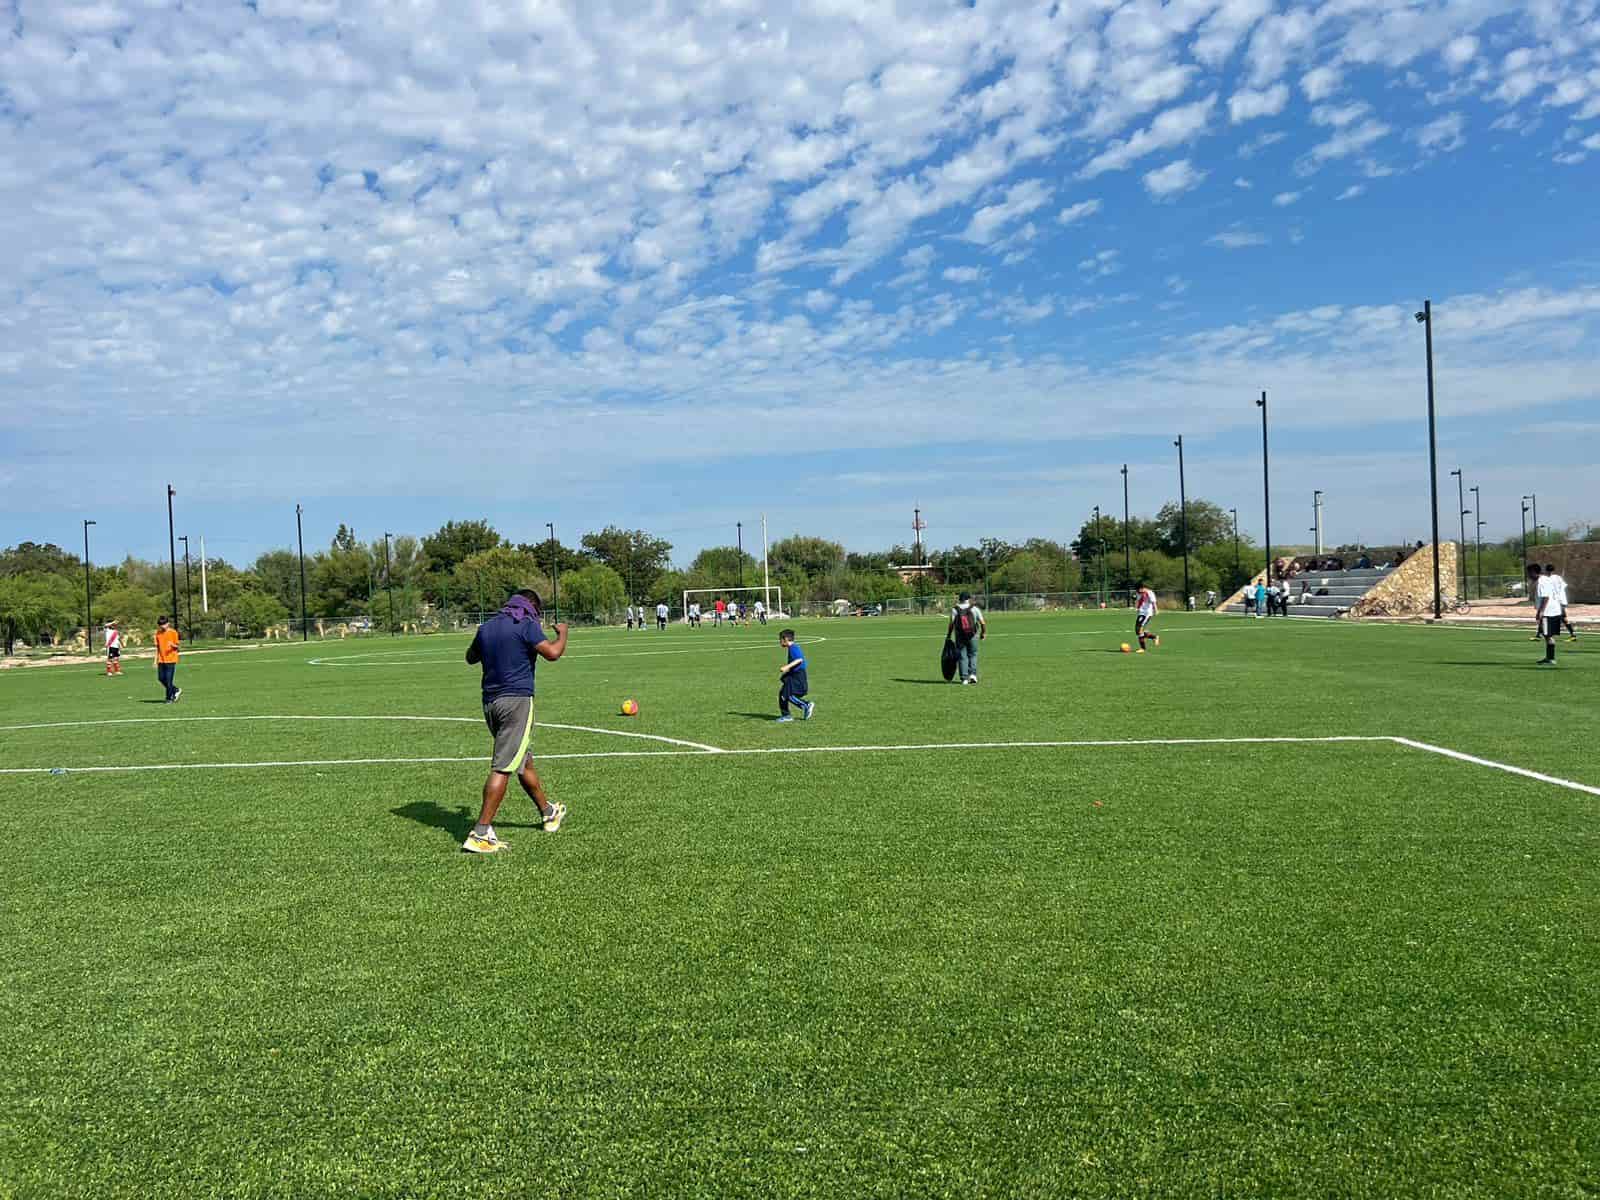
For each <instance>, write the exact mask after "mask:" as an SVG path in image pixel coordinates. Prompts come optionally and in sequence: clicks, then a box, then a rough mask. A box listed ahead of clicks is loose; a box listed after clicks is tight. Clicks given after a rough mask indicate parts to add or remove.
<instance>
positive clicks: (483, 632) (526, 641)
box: [467, 612, 548, 704]
mask: <svg viewBox="0 0 1600 1200" xmlns="http://www.w3.org/2000/svg"><path fill="white" fill-rule="evenodd" d="M546 640H548V639H546V637H545V633H544V626H543V625H541V624H539V618H538V617H526V618H524V619H523V620H521V621H513V620H512V619H511V617H510V615H509V614H507V613H504V612H500V613H496V614H495V615H494V616H492V617H490V618H489V619H488V620H487V621H485V622H484V623H483V624H482V625H479V626H478V633H477V636H476V637H474V638H473V639H472V645H471V646H470V647H468V649H467V661H468V662H469V663H476V662H481V663H483V702H484V703H485V704H487V703H489V701H491V700H495V699H498V698H499V697H501V696H531V695H533V669H534V666H535V665H536V664H537V663H538V661H539V655H538V651H537V650H536V649H535V647H536V646H538V645H539V643H540V642H543V641H546Z"/></svg>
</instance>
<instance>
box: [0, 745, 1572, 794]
mask: <svg viewBox="0 0 1600 1200" xmlns="http://www.w3.org/2000/svg"><path fill="white" fill-rule="evenodd" d="M1362 742H1366V743H1371V742H1389V743H1391V744H1393V745H1396V746H1405V747H1407V748H1409V749H1412V750H1418V751H1421V752H1423V753H1425V754H1434V755H1438V756H1439V757H1441V758H1449V759H1454V760H1456V761H1458V762H1464V763H1467V764H1469V765H1472V766H1477V767H1483V768H1486V769H1488V770H1494V771H1503V772H1505V773H1506V774H1508V775H1516V776H1520V777H1521V778H1524V779H1531V780H1534V781H1535V782H1537V783H1544V784H1548V785H1550V786H1552V787H1558V788H1563V789H1565V790H1567V791H1573V792H1581V793H1583V794H1585V795H1589V796H1600V787H1592V786H1590V785H1589V784H1585V783H1579V782H1577V781H1576V780H1573V779H1564V778H1562V777H1560V776H1558V775H1547V774H1545V773H1543V772H1541V771H1532V770H1529V769H1528V768H1526V767H1518V766H1514V765H1512V764H1511V763H1503V762H1498V761H1496V760H1495V759H1492V758H1482V757H1480V756H1478V755H1475V754H1466V753H1463V752H1462V751H1460V750H1452V749H1450V748H1449V747H1446V746H1436V745H1434V744H1433V743H1431V742H1419V741H1416V740H1414V739H1412V738H1406V737H1397V736H1394V735H1391V734H1334V735H1328V736H1321V737H1220V738H1120V739H1112V738H1093V739H1079V740H1071V741H1007V742H920V743H887V744H878V745H846V746H756V747H744V748H740V749H722V748H719V747H710V746H708V747H705V748H703V749H682V750H595V751H585V752H578V753H565V754H541V755H538V756H537V757H538V758H539V759H541V760H546V761H550V760H576V759H589V758H707V757H715V758H754V757H759V756H763V755H776V754H891V753H896V752H902V753H903V752H906V751H934V750H1065V749H1096V748H1102V749H1104V748H1109V749H1116V748H1119V747H1121V748H1136V747H1154V746H1272V745H1329V744H1339V743H1362ZM691 745H692V743H691ZM483 761H485V760H484V757H483V756H482V755H472V756H468V757H446V756H430V757H417V758H331V759H279V760H270V761H259V762H217V763H149V764H142V765H117V766H85V767H66V768H60V767H7V768H0V775H43V774H49V773H51V772H52V771H66V772H67V773H69V774H71V773H84V774H88V773H96V774H104V773H113V772H133V771H195V770H219V771H222V770H249V769H261V768H272V767H344V766H404V765H409V764H415V765H426V764H437V763H444V764H453V763H482V762H483Z"/></svg>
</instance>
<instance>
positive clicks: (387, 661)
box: [306, 637, 828, 667]
mask: <svg viewBox="0 0 1600 1200" xmlns="http://www.w3.org/2000/svg"><path fill="white" fill-rule="evenodd" d="M808 640H809V641H810V642H825V641H827V640H828V639H827V638H825V637H815V638H810V639H808ZM773 645H774V643H773V642H766V641H761V642H731V641H730V642H723V643H722V644H720V645H718V644H716V643H714V642H713V643H708V644H707V645H706V646H702V647H695V648H692V649H691V648H687V647H686V648H684V649H679V650H621V651H614V652H610V653H604V654H585V653H583V652H581V651H579V652H577V653H573V654H563V655H562V656H561V657H562V658H564V659H566V658H654V657H657V656H659V655H663V654H699V653H700V652H701V651H702V650H706V649H711V648H713V647H714V648H715V649H717V650H720V651H723V652H725V653H726V652H729V651H734V650H771V649H772V647H773ZM427 653H429V654H432V653H435V651H434V650H432V649H431V648H430V650H428V651H427ZM357 659H362V660H375V661H361V662H358V661H355V660H357ZM306 662H307V663H308V664H309V665H310V666H313V667H409V666H414V665H417V664H428V665H432V664H436V663H451V664H454V665H456V666H464V665H465V660H464V659H463V658H462V657H461V656H460V655H452V656H451V657H449V658H426V657H421V656H413V657H409V658H408V657H406V656H405V655H403V654H393V653H390V654H388V655H385V652H384V651H381V650H377V651H373V652H372V653H370V654H342V655H336V656H334V657H332V658H308V659H306Z"/></svg>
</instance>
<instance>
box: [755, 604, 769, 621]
mask: <svg viewBox="0 0 1600 1200" xmlns="http://www.w3.org/2000/svg"><path fill="white" fill-rule="evenodd" d="M756 620H757V621H759V622H760V623H761V624H763V625H765V624H766V623H767V606H766V605H765V604H763V603H761V601H759V600H757V601H756Z"/></svg>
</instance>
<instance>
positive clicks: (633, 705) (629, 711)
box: [622, 700, 639, 717]
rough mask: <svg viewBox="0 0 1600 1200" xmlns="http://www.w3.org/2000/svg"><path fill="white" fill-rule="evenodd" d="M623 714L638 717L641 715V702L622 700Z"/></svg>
mask: <svg viewBox="0 0 1600 1200" xmlns="http://www.w3.org/2000/svg"><path fill="white" fill-rule="evenodd" d="M622 715H623V716H625V717H637V716H638V715H639V702H638V701H637V700H624V701H623V702H622Z"/></svg>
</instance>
